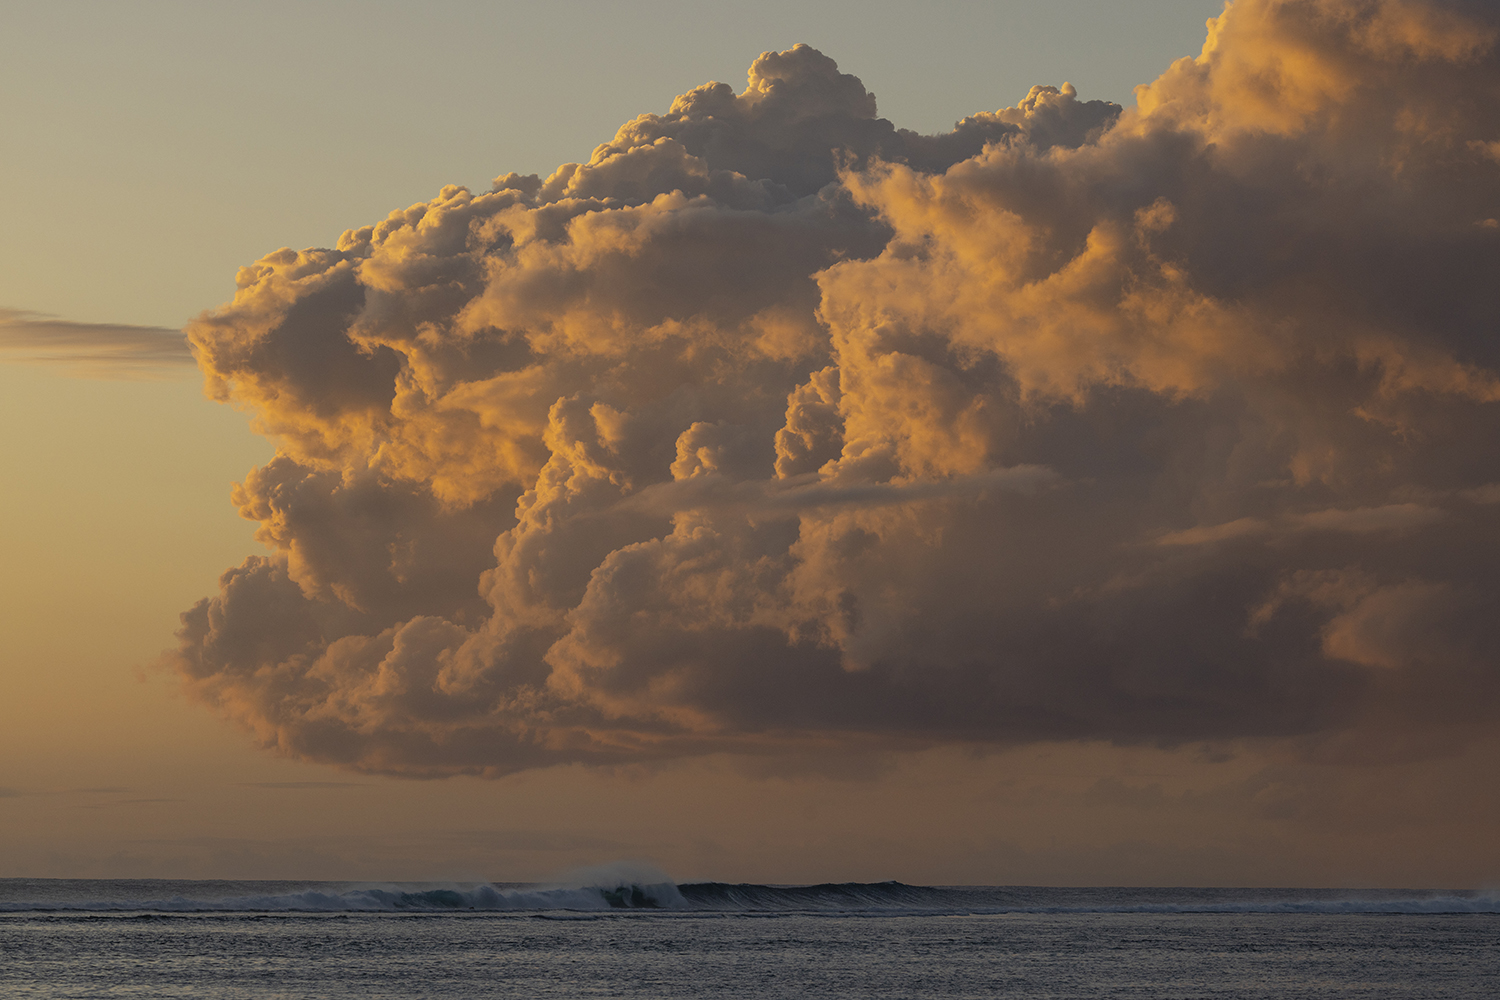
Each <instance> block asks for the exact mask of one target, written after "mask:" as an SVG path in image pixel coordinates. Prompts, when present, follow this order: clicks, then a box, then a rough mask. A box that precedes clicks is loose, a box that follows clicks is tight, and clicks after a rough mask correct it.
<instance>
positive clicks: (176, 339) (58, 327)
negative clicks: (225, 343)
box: [0, 309, 194, 379]
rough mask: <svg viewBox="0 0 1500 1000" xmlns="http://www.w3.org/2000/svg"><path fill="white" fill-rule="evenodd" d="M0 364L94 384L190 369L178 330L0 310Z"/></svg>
mask: <svg viewBox="0 0 1500 1000" xmlns="http://www.w3.org/2000/svg"><path fill="white" fill-rule="evenodd" d="M0 361H7V362H11V363H13V364H14V363H22V364H43V365H50V366H52V367H55V368H58V369H60V370H62V371H63V372H65V373H67V374H70V375H75V376H78V377H80V378H95V379H140V378H167V377H180V376H183V375H186V374H187V373H188V372H189V371H191V370H192V366H193V364H194V361H193V355H192V351H191V350H190V349H189V347H188V342H187V338H186V337H184V336H183V333H182V331H181V330H169V329H165V328H163V327H158V326H128V325H125V324H121V323H74V322H70V321H68V320H62V319H58V318H57V317H55V316H49V315H46V314H44V313H36V312H28V311H26V310H22V309H0Z"/></svg>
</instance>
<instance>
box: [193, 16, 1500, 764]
mask: <svg viewBox="0 0 1500 1000" xmlns="http://www.w3.org/2000/svg"><path fill="white" fill-rule="evenodd" d="M1497 38H1500V17H1497V16H1496V15H1495V13H1494V12H1493V9H1492V8H1490V7H1488V6H1486V5H1478V4H1465V3H1435V2H1416V0H1409V2H1408V0H1390V2H1367V0H1237V2H1236V3H1234V4H1233V5H1232V6H1230V7H1229V8H1228V9H1227V10H1226V11H1225V13H1224V14H1223V15H1222V16H1220V17H1219V18H1217V19H1215V20H1214V21H1211V22H1209V33H1208V38H1207V41H1206V43H1205V45H1204V48H1203V51H1202V54H1201V55H1200V56H1198V57H1197V58H1185V59H1182V60H1179V61H1178V62H1176V63H1174V64H1173V65H1172V66H1171V67H1169V68H1168V69H1167V70H1166V72H1165V73H1164V74H1163V75H1162V76H1161V77H1160V78H1159V79H1157V80H1156V81H1155V82H1154V83H1151V84H1149V85H1146V86H1143V87H1141V88H1138V90H1137V105H1136V106H1135V107H1133V108H1129V109H1122V108H1120V107H1119V106H1117V105H1113V104H1108V103H1105V102H1100V101H1086V100H1084V99H1083V98H1082V97H1081V95H1079V94H1078V93H1076V91H1075V90H1074V88H1072V87H1071V86H1069V85H1067V84H1063V85H1062V86H1060V87H1050V86H1039V87H1035V88H1033V89H1032V91H1031V92H1030V94H1028V95H1026V97H1025V98H1024V99H1023V100H1022V101H1020V102H1019V103H1018V104H1017V105H1016V106H1015V107H1010V108H1004V109H1002V110H1000V111H996V112H992V113H991V112H986V113H980V114H975V115H972V116H970V117H968V118H965V119H963V120H962V121H960V122H959V123H958V124H957V125H956V126H955V128H954V130H953V131H952V132H951V133H949V134H947V135H940V136H921V135H916V134H914V133H911V132H907V131H903V130H900V129H898V128H896V127H895V126H893V125H892V124H891V123H889V122H887V121H885V120H884V119H881V118H879V117H877V113H876V106H875V98H874V96H873V95H871V94H869V93H868V92H867V91H866V90H865V88H864V87H863V86H862V85H861V83H860V81H859V80H858V79H856V78H855V77H853V76H851V75H848V74H845V73H841V72H840V71H839V70H838V68H837V66H836V65H835V64H834V62H833V61H832V60H831V59H830V58H828V57H827V56H825V55H823V54H822V53H819V52H818V51H816V50H814V49H811V48H808V47H807V46H801V45H799V46H796V47H794V48H792V49H789V50H787V51H785V52H780V53H766V54H764V55H762V56H761V57H760V58H759V59H757V60H756V61H755V63H754V65H752V66H751V68H750V73H749V80H748V84H747V86H746V87H745V89H744V90H743V91H741V92H739V93H736V92H735V91H734V90H733V89H732V88H730V87H729V86H727V85H725V84H720V83H710V84H705V85H704V86H701V87H698V88H697V89H695V90H692V91H689V92H688V93H686V94H684V95H682V96H681V97H679V98H677V99H676V101H674V102H673V104H672V106H671V108H670V109H669V110H668V111H667V112H666V113H664V114H645V115H641V116H640V117H638V118H636V119H635V120H634V121H631V122H628V123H626V124H625V125H623V126H622V127H621V128H620V130H619V131H618V132H617V133H616V135H615V137H614V138H613V139H611V140H610V141H609V142H606V143H604V144H603V145H601V146H599V147H598V148H597V149H595V150H594V153H593V155H592V156H591V157H590V159H589V161H588V162H587V163H570V164H564V165H563V166H562V167H559V168H558V169H557V170H556V171H555V172H554V173H553V174H552V175H550V176H549V177H545V178H542V177H537V176H519V175H516V174H505V175H503V176H501V177H499V178H497V179H496V181H495V182H494V186H493V189H492V190H490V191H487V192H482V193H478V194H476V193H473V192H471V191H468V190H466V189H464V188H460V187H448V188H444V189H443V191H442V192H441V193H440V194H439V195H438V196H437V197H436V198H435V199H433V200H432V201H430V202H427V203H424V204H417V205H413V206H411V207H410V208H406V209H403V210H399V211H395V212H392V213H391V214H390V216H389V217H388V218H386V219H385V220H383V221H381V222H379V223H377V224H375V225H371V226H365V227H363V228H359V229H351V230H349V231H347V232H345V233H344V234H343V236H342V237H340V239H339V241H338V244H337V246H336V248H334V249H309V250H303V251H294V250H290V249H283V250H279V251H276V252H275V253H272V254H269V255H267V256H266V257H264V258H262V259H261V260H259V261H257V262H256V263H254V264H252V265H250V266H249V267H246V268H244V269H242V270H241V272H240V274H239V279H238V288H239V290H238V292H237V294H236V295H235V298H234V300H233V301H232V302H231V303H229V304H227V305H225V306H223V307H221V308H219V309H217V310H215V311H212V312H210V313H207V314H205V315H203V316H201V317H199V318H198V319H197V320H196V321H195V322H194V323H192V324H191V325H190V326H189V328H188V334H189V337H190V339H191V341H192V343H193V345H194V350H195V352H196V354H197V357H198V361H199V364H200V366H201V367H202V369H203V371H204V373H205V375H206V379H207V387H208V391H209V392H210V393H211V394H212V395H213V396H214V397H215V398H217V399H220V400H223V401H225V402H227V403H233V404H235V405H237V406H240V407H242V408H244V409H246V410H247V411H249V412H250V413H251V414H252V415H253V417H252V418H253V421H254V426H255V427H256V429H257V430H258V431H259V432H261V433H263V434H265V435H267V436H268V437H270V438H272V439H274V440H275V442H276V444H277V446H278V455H277V457H276V458H275V459H274V460H273V461H271V462H270V463H269V464H267V465H266V466H264V467H262V468H260V469H257V470H255V471H254V472H252V473H251V474H250V475H249V476H248V477H247V478H246V480H245V481H244V482H243V483H241V484H240V485H239V486H238V487H237V488H236V490H235V494H234V502H235V503H236V505H237V506H238V507H239V509H240V512H241V513H242V514H243V515H244V516H245V517H248V518H251V519H253V520H255V521H257V522H259V525H260V528H259V537H260V539H261V540H262V541H263V542H265V543H266V544H267V545H268V546H269V547H270V549H271V550H272V552H271V554H268V555H263V556H253V557H251V558H249V559H247V560H246V561H245V563H244V564H243V565H241V566H239V567H237V568H234V569H231V570H229V571H228V572H226V573H225V574H224V576H223V578H222V580H221V589H220V592H219V593H218V594H217V595H216V596H214V597H211V598H207V599H205V600H203V601H201V602H200V603H199V604H197V605H196V606H195V607H194V608H192V609H191V610H189V611H188V612H186V613H185V614H184V615H183V627H182V630H181V632H180V633H179V637H180V640H181V645H180V648H179V649H178V650H177V651H175V652H174V653H173V654H171V659H172V661H173V663H174V664H175V667H176V669H177V670H178V671H179V673H180V675H181V677H182V679H183V681H184V683H185V684H186V686H187V688H188V690H189V691H190V692H191V693H192V694H193V695H194V696H196V697H197V698H198V699H200V700H201V701H203V702H205V703H207V704H208V705H210V706H212V707H214V708H215V709H217V710H218V711H220V712H222V713H223V714H224V715H226V716H228V717H230V718H232V719H234V720H236V721H237V722H239V723H241V724H243V725H245V726H247V727H248V728H250V729H251V730H252V731H253V732H254V733H255V734H256V736H257V738H258V739H259V740H261V741H262V742H263V743H264V744H265V745H267V746H269V747H275V748H277V749H279V750H281V751H283V752H286V753H289V754H293V755H296V756H300V757H304V758H307V759H312V760H319V761H328V762H335V763H339V764H343V765H347V766H350V767H353V768H357V769H361V770H367V771H376V772H387V773H400V774H409V775H419V776H420V775H428V776H440V775H445V774H453V773H481V774H490V775H499V774H505V773H509V772H513V771H516V770H520V769H524V768H529V767H537V766H546V765H549V764H554V763H562V762H583V763H617V762H624V761H641V760H652V759H663V758H669V757H679V756H684V755H692V754H700V753H709V752H721V751H737V752H745V753H772V752H787V753H798V754H807V753H814V754H815V753H817V752H818V751H819V750H820V749H823V748H834V747H837V748H839V750H840V752H848V751H849V750H851V749H854V750H858V749H859V748H862V747H868V748H870V749H893V748H895V749H900V748H917V747H926V746H932V745H936V744H941V743H954V742H963V743H990V744H1007V743H1011V744H1013V743H1020V742H1025V741H1034V740H1058V739H1091V740H1110V741H1115V742H1119V743H1146V744H1158V745H1176V744H1181V743H1185V742H1192V741H1200V740H1225V739H1232V738H1238V737H1265V738H1281V739H1287V740H1290V741H1293V742H1295V744H1296V745H1298V746H1300V747H1302V748H1303V751H1302V752H1305V753H1308V754H1318V753H1323V754H1334V755H1340V756H1343V757H1355V758H1359V759H1387V758H1400V757H1402V756H1403V755H1405V754H1413V753H1419V752H1420V753H1429V752H1433V750H1432V748H1433V747H1434V746H1435V745H1440V744H1444V743H1445V742H1446V743H1461V742H1462V741H1463V740H1464V739H1465V738H1466V734H1468V733H1471V732H1475V731H1478V730H1479V729H1481V728H1483V727H1485V726H1487V725H1492V724H1493V722H1494V719H1495V715H1496V709H1497V707H1500V630H1497V629H1496V628H1495V627H1494V625H1493V622H1494V621H1495V620H1496V618H1497V612H1500V560H1497V555H1500V553H1497V548H1496V540H1497V538H1496V534H1497V528H1500V516H1497V515H1500V485H1497V484H1500V469H1497V467H1496V460H1495V457H1494V456H1496V455H1497V454H1500V410H1497V402H1500V374H1497V369H1500V338H1497V329H1496V324H1497V322H1500V281H1497V280H1496V279H1495V276H1496V275H1497V274H1500V50H1497ZM1433 734H1440V736H1441V738H1440V739H1436V740H1435V739H1434V735H1433ZM1289 745H1290V744H1289ZM1415 748H1422V749H1420V750H1419V749H1415Z"/></svg>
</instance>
